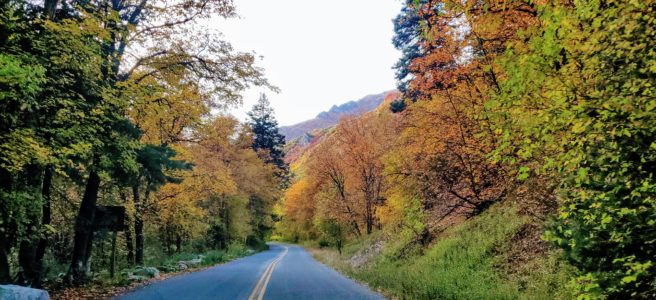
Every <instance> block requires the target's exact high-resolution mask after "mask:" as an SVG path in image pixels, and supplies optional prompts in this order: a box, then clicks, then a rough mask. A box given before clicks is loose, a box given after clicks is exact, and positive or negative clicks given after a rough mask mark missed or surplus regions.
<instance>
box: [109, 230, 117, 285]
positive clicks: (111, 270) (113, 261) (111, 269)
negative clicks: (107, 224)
mask: <svg viewBox="0 0 656 300" xmlns="http://www.w3.org/2000/svg"><path fill="white" fill-rule="evenodd" d="M109 262H110V267H109V276H110V277H111V278H114V269H115V268H116V230H113V231H112V256H111V257H110V259H109Z"/></svg>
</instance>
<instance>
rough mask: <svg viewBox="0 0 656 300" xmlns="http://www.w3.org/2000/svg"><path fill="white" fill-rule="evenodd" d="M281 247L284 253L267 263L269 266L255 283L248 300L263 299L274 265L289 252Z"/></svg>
mask: <svg viewBox="0 0 656 300" xmlns="http://www.w3.org/2000/svg"><path fill="white" fill-rule="evenodd" d="M283 247H284V248H285V251H283V252H282V253H280V254H279V255H278V256H277V257H276V259H274V260H273V261H272V262H271V263H269V266H268V267H267V268H266V270H264V273H262V276H260V280H259V281H258V282H257V285H256V286H255V289H254V290H253V292H252V293H251V295H250V296H249V297H248V300H262V298H264V293H265V292H266V288H267V285H268V284H269V280H270V279H271V273H273V269H275V268H276V265H277V264H278V263H279V262H280V261H281V260H282V258H283V257H285V255H286V254H287V251H288V250H289V248H287V247H285V246H283Z"/></svg>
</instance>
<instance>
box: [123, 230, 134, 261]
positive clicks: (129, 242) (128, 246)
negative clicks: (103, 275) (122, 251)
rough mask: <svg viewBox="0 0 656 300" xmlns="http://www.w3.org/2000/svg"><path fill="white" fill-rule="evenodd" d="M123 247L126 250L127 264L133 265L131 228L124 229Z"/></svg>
mask: <svg viewBox="0 0 656 300" xmlns="http://www.w3.org/2000/svg"><path fill="white" fill-rule="evenodd" d="M125 248H126V249H127V250H128V254H127V260H128V266H133V265H134V241H133V240H132V230H130V228H129V227H128V228H126V229H125Z"/></svg>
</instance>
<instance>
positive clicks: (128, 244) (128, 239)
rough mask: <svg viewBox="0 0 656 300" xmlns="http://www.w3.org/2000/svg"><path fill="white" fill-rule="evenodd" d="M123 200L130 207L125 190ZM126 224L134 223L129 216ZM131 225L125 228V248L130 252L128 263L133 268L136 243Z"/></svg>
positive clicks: (121, 193) (126, 218)
mask: <svg viewBox="0 0 656 300" xmlns="http://www.w3.org/2000/svg"><path fill="white" fill-rule="evenodd" d="M120 195H121V198H122V199H123V204H125V205H128V204H129V203H128V202H129V201H130V200H129V198H128V195H126V194H125V192H124V191H123V189H121V192H120ZM125 222H126V223H127V224H130V223H131V222H132V218H131V217H130V216H129V214H126V216H125ZM130 227H131V226H130V225H128V226H127V228H125V248H126V249H127V250H128V253H127V257H126V258H127V262H128V266H133V265H134V241H133V240H132V230H131V229H130Z"/></svg>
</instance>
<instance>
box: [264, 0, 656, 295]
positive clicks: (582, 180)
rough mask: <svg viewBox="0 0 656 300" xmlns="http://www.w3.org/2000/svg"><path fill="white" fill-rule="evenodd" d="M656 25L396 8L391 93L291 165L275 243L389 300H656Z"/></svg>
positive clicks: (563, 7)
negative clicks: (306, 246)
mask: <svg viewBox="0 0 656 300" xmlns="http://www.w3.org/2000/svg"><path fill="white" fill-rule="evenodd" d="M655 11H656V1H651V0H650V1H433V0H407V1H405V2H404V7H403V9H402V11H401V12H400V14H399V16H398V17H397V18H396V19H395V20H394V25H395V32H396V35H395V37H394V40H393V42H394V45H395V46H396V47H397V48H398V49H399V50H401V51H402V52H403V57H402V58H401V59H400V60H399V62H398V64H397V65H396V70H397V79H398V82H399V85H398V89H399V92H398V93H390V94H389V95H388V97H387V99H386V102H385V104H384V105H383V106H381V107H380V108H379V109H377V110H375V111H373V112H370V113H366V114H364V115H361V116H357V117H353V116H351V117H347V118H343V119H342V120H341V121H340V123H339V124H337V125H336V126H335V127H334V128H332V129H331V130H329V131H327V132H325V133H323V134H321V135H316V136H317V137H316V138H315V139H314V140H313V141H310V143H307V144H308V145H309V146H307V147H306V148H305V149H304V152H303V153H302V154H299V151H298V150H296V152H295V157H297V159H296V160H294V161H293V162H292V165H291V170H292V171H293V173H294V175H295V176H294V177H293V178H294V180H293V181H292V183H291V186H290V187H289V189H287V190H286V192H285V195H284V197H283V200H282V201H281V203H280V204H278V206H277V208H276V209H277V210H278V212H279V213H280V214H281V215H282V220H281V221H280V222H278V223H277V224H276V237H278V238H280V239H284V240H290V241H299V242H308V241H309V243H310V244H314V245H315V246H318V247H327V246H330V247H333V248H334V249H335V251H336V252H337V254H335V253H332V254H330V252H328V251H318V252H317V255H318V257H319V258H321V259H323V260H324V261H326V262H327V263H329V264H332V265H335V266H337V267H338V268H340V269H342V270H345V271H346V272H347V273H349V274H351V275H352V276H353V277H354V278H357V279H359V280H362V281H363V282H365V283H367V284H369V285H371V286H372V287H375V288H381V289H383V290H384V291H385V292H386V293H387V294H389V295H392V296H395V297H399V298H407V299H442V298H446V299H515V298H531V299H533V298H542V299H551V298H561V299H569V298H580V299H596V298H608V299H652V298H654V297H656V265H655V264H654V257H655V256H654V255H655V254H656V247H655V246H656V243H655V241H656V231H654V225H655V224H656V223H654V222H656V221H654V220H656V201H655V199H656V181H655V180H654V178H656V177H655V175H656V174H655V173H656V168H655V166H656V163H655V162H656V144H655V143H654V141H655V140H656V100H655V99H656V97H655V96H656V90H655V87H656V68H654V65H655V63H656V52H654V51H653V49H652V48H653V47H651V46H650V45H652V44H654V41H655V40H656V36H655V34H656V30H655V28H656V26H655V24H656V18H655V14H654V12H655ZM339 252H341V253H342V254H341V255H339Z"/></svg>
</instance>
